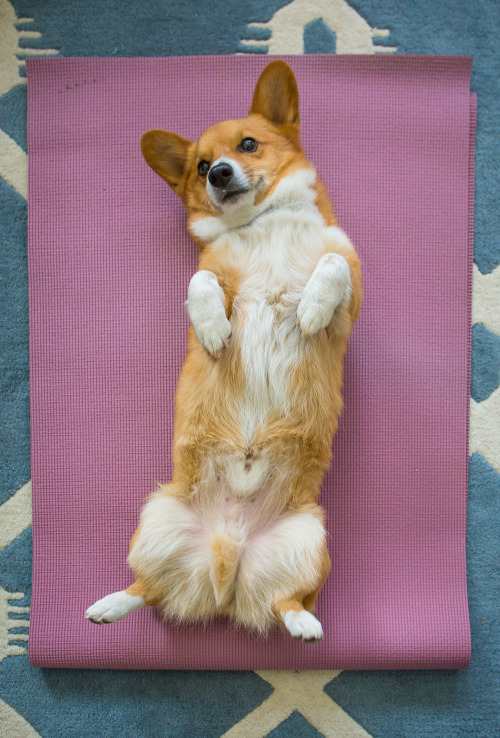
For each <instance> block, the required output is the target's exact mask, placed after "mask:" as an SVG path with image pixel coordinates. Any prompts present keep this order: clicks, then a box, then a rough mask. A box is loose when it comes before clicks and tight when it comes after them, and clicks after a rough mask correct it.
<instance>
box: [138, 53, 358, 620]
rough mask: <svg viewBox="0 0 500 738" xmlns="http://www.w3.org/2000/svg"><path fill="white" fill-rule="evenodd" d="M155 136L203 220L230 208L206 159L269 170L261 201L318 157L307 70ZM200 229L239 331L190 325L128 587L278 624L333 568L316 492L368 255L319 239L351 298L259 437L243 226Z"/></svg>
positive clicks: (326, 212) (171, 608)
mask: <svg viewBox="0 0 500 738" xmlns="http://www.w3.org/2000/svg"><path fill="white" fill-rule="evenodd" d="M246 136H251V137H252V138H255V139H256V140H257V141H259V147H258V149H257V151H255V152H254V153H252V154H248V153H245V152H243V153H242V152H240V151H238V144H239V142H240V141H241V140H242V139H243V138H245V137H246ZM142 150H143V153H144V156H145V158H146V161H147V162H148V164H149V165H150V166H151V167H152V168H153V169H154V170H155V171H156V172H157V173H158V174H159V175H160V176H161V177H163V178H164V179H165V180H166V181H167V182H168V183H169V185H170V186H171V187H172V188H173V189H174V190H175V192H176V193H177V194H178V195H179V196H180V197H181V198H182V200H183V202H184V204H185V206H186V210H187V213H188V225H189V226H190V228H194V229H196V224H197V223H198V224H199V223H200V222H201V221H202V220H203V219H204V218H210V217H212V218H217V217H219V214H220V213H219V212H218V210H217V208H216V207H215V206H214V205H213V203H212V202H211V201H210V198H209V197H208V196H207V192H206V189H205V185H206V181H205V180H204V179H202V178H201V177H200V176H199V174H198V171H197V163H198V162H199V161H200V160H201V159H204V160H206V161H208V162H213V161H216V160H217V159H218V158H220V157H221V156H230V157H231V160H233V161H236V162H237V163H238V165H239V166H241V167H242V169H243V170H244V171H245V175H246V176H248V178H249V181H250V182H252V184H254V183H256V182H257V183H258V182H260V181H261V180H263V178H265V182H264V184H262V186H261V188H260V190H259V192H258V195H257V197H256V200H255V206H259V205H260V204H261V203H265V202H266V200H267V198H269V197H271V196H272V194H273V192H275V191H276V188H277V187H278V186H279V184H280V182H281V181H282V180H283V179H284V178H285V177H287V176H288V175H291V174H293V173H294V172H300V171H302V170H304V169H306V170H307V169H308V168H310V166H311V165H310V164H309V162H308V161H307V159H306V158H305V155H304V153H303V151H302V148H301V145H300V140H299V112H298V94H297V91H296V84H295V80H294V78H293V74H292V72H291V70H290V69H289V67H288V66H287V65H285V64H284V63H283V62H273V63H271V64H270V65H269V66H268V67H267V68H266V70H265V71H264V72H263V74H262V76H261V78H260V79H259V82H258V84H257V87H256V90H255V93H254V97H253V101H252V106H251V109H250V115H249V117H248V118H246V119H242V120H231V121H224V122H223V123H220V124H218V125H216V126H212V127H211V128H209V129H208V130H207V131H205V133H204V134H203V135H202V136H201V138H200V139H199V141H197V142H189V141H186V140H185V139H183V138H181V137H180V136H178V135H176V134H171V133H169V132H164V131H150V132H148V133H146V134H145V135H144V136H143V139H142ZM314 190H315V193H316V208H317V211H318V213H319V214H320V216H321V217H322V219H323V222H324V225H325V227H328V226H338V223H337V220H336V217H335V215H334V214H333V212H332V209H331V206H330V203H329V201H328V197H327V195H326V192H325V189H324V187H323V185H322V184H321V183H320V182H319V180H316V182H315V184H314ZM249 227H250V228H251V225H250V226H249ZM195 238H196V240H197V242H198V246H199V249H200V260H199V270H207V271H208V272H212V273H213V274H215V275H216V277H217V281H218V283H219V285H220V287H221V288H222V290H223V293H224V298H225V306H226V315H227V318H228V319H229V320H230V321H231V323H232V325H233V335H232V336H231V339H230V340H229V344H228V347H227V348H226V349H225V350H223V351H222V352H221V353H220V355H219V356H218V357H215V356H212V355H211V354H210V353H209V352H208V351H207V350H206V349H205V348H204V347H203V346H202V345H201V343H200V342H199V340H198V338H197V336H196V334H195V332H194V330H193V328H192V327H191V328H190V331H189V339H188V349H187V356H186V360H185V364H184V367H183V369H182V373H181V376H180V379H179V384H178V389H177V394H176V414H175V428H174V449H173V458H174V472H173V478H172V482H171V483H170V484H168V485H162V486H160V488H159V490H158V491H157V492H156V493H155V495H153V497H152V498H151V500H150V502H149V503H148V504H147V505H146V507H145V508H144V510H143V514H142V518H141V525H140V526H139V528H138V529H137V531H136V533H135V535H134V537H133V538H132V541H131V546H130V555H129V563H130V565H131V567H132V568H133V570H134V572H135V574H136V578H137V581H136V583H135V584H134V585H132V587H130V588H129V589H128V590H126V591H127V592H129V593H130V594H140V595H141V596H142V597H143V598H144V600H145V602H146V604H156V605H160V606H161V608H162V609H163V611H164V613H165V615H166V616H167V617H174V618H178V619H181V620H200V619H201V620H207V619H210V618H211V617H214V616H216V615H219V614H225V615H228V616H229V617H230V618H232V619H233V620H234V621H235V622H236V623H240V624H243V625H245V626H248V627H254V628H257V629H258V630H261V631H266V630H267V629H268V628H269V627H270V625H272V623H273V622H276V620H282V615H283V613H284V612H286V611H287V610H294V611H301V610H303V609H306V610H310V611H312V610H313V609H314V605H315V602H316V598H317V596H318V594H319V591H320V590H321V587H322V586H323V584H324V582H325V580H326V578H327V576H328V573H329V571H330V559H329V556H328V550H327V547H326V534H325V532H324V528H323V519H324V514H323V511H322V510H321V508H320V507H319V506H318V504H317V499H318V495H319V491H320V486H321V481H322V478H323V474H324V472H325V470H326V469H327V468H328V465H329V463H330V455H331V442H332V437H333V435H334V433H335V432H336V430H337V425H338V417H339V414H340V412H341V409H342V377H343V361H344V355H345V352H346V347H347V339H348V337H349V334H350V333H351V331H352V328H353V325H354V323H355V321H356V318H357V316H358V313H359V310H360V305H361V299H362V289H361V271H360V265H359V261H358V258H357V256H356V253H355V251H354V249H353V248H352V246H350V244H349V243H348V241H347V240H346V242H345V243H344V242H343V241H341V240H339V241H338V244H337V245H336V241H335V239H333V240H332V241H331V242H327V241H325V246H324V248H323V247H322V250H320V251H319V252H318V254H317V258H319V257H321V256H322V255H323V254H327V253H331V252H335V253H340V254H341V255H342V256H344V257H345V259H346V261H347V263H348V265H349V268H350V273H351V285H352V293H351V299H350V303H349V304H347V305H340V306H339V307H338V308H337V309H336V310H335V313H334V317H333V319H332V321H331V322H330V324H329V325H328V326H327V328H326V329H321V330H319V332H318V333H317V334H316V335H314V336H312V337H310V338H308V339H307V340H306V339H304V351H303V355H302V356H301V358H300V361H299V362H298V363H297V364H296V365H294V366H293V367H292V369H291V370H290V375H289V377H288V390H287V402H288V407H289V410H287V411H286V412H284V411H282V410H280V409H279V408H277V409H271V410H270V412H269V414H268V416H267V417H266V419H265V422H263V423H262V425H260V427H256V428H255V431H254V432H253V435H252V437H251V439H250V441H249V439H248V438H246V437H245V434H244V432H243V430H242V426H241V412H242V410H241V407H242V403H244V402H245V401H250V400H251V398H250V400H249V399H248V398H247V397H246V394H245V393H246V382H247V377H246V373H245V367H244V362H243V360H242V350H243V348H242V346H243V344H242V340H243V339H242V338H241V336H242V334H241V332H240V331H241V326H242V325H244V321H245V303H244V302H243V303H241V304H238V312H237V313H235V315H233V306H234V305H235V304H236V301H238V300H239V296H240V291H241V289H242V285H243V284H244V281H245V279H246V277H247V275H246V273H245V272H244V271H242V267H241V264H240V263H238V261H237V259H236V258H235V253H236V252H235V251H234V248H233V247H232V245H231V241H230V240H228V241H227V242H224V238H221V239H219V240H218V241H217V248H215V247H213V244H212V243H211V242H210V241H209V242H207V241H205V240H204V239H203V238H200V237H199V236H196V234H195ZM308 247H309V244H307V243H304V245H303V248H304V249H307V248H308ZM311 271H312V268H311ZM307 277H309V275H307ZM306 281H307V279H306V278H304V284H305V282H306ZM283 299H284V300H285V303H283ZM273 300H274V301H275V303H276V315H277V316H279V315H280V313H279V310H280V309H281V307H280V306H281V304H282V303H283V304H285V306H286V295H285V297H284V298H282V296H281V295H280V294H277V295H276V296H275V297H274V298H270V302H269V304H270V305H271V306H272V305H273ZM272 309H274V308H272ZM284 309H285V308H283V310H284ZM279 319H280V318H279V317H277V320H279ZM296 330H297V331H298V330H299V328H297V329H296ZM234 469H235V470H236V471H231V470H234ZM256 470H258V471H256ZM247 472H248V474H250V473H253V474H255V475H256V477H255V478H256V479H259V480H260V481H259V486H258V489H256V490H255V491H253V492H252V491H251V490H250V491H249V492H248V494H247V493H246V492H245V494H243V492H240V491H238V487H237V485H236V482H232V481H231V480H233V479H235V478H236V476H237V475H240V477H241V479H243V482H244V481H245V479H246V476H245V475H246V474H247ZM258 474H261V477H262V479H261V477H259V476H258ZM231 475H232V476H231ZM235 475H236V476H235ZM238 479H239V477H238ZM228 480H229V481H228ZM231 484H232V485H233V486H232V487H231ZM235 490H236V491H235ZM287 546H290V549H289V550H288V548H287ZM294 547H295V548H294ZM299 552H300V553H299ZM162 557H163V558H162ZM301 557H303V561H302V558H301ZM259 567H260V568H259ZM267 567H269V570H268V568H267ZM273 576H274V577H275V578H274V580H273Z"/></svg>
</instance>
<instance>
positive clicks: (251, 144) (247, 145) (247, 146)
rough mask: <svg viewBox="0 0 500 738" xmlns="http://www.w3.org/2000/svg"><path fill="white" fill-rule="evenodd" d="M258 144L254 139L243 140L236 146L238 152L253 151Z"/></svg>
mask: <svg viewBox="0 0 500 738" xmlns="http://www.w3.org/2000/svg"><path fill="white" fill-rule="evenodd" d="M258 145H259V144H258V143H257V141H256V140H255V139H254V138H244V139H243V141H242V142H241V143H240V145H239V146H238V151H250V152H252V151H255V150H256V148H257V146H258Z"/></svg>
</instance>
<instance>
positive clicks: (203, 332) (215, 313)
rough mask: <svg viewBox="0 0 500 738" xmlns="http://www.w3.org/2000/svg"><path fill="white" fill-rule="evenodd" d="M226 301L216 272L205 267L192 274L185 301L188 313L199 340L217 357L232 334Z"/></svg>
mask: <svg viewBox="0 0 500 738" xmlns="http://www.w3.org/2000/svg"><path fill="white" fill-rule="evenodd" d="M225 302H226V300H225V297H224V291H223V289H222V287H221V286H220V285H219V282H218V280H217V277H216V276H215V274H213V273H212V272H208V271H206V270H204V269H202V270H200V271H199V272H196V274H195V275H193V277H192V278H191V282H190V283H189V290H188V300H187V303H186V304H187V308H188V312H189V317H190V318H191V323H192V324H193V328H194V332H195V333H196V336H197V337H198V340H199V342H200V343H201V345H202V346H203V347H204V348H206V350H207V351H208V352H209V353H211V354H212V356H215V357H217V356H219V354H220V352H221V351H222V349H223V348H225V347H226V346H227V345H228V341H229V339H230V337H231V323H230V322H229V320H228V319H227V316H226V307H225Z"/></svg>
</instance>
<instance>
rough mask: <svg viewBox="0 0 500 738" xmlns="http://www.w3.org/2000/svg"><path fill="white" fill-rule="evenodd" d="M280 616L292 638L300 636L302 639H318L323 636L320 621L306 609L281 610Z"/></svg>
mask: <svg viewBox="0 0 500 738" xmlns="http://www.w3.org/2000/svg"><path fill="white" fill-rule="evenodd" d="M281 617H282V619H283V622H284V624H285V627H286V629H287V630H288V632H289V633H290V634H291V635H292V636H293V637H294V638H300V639H302V640H303V641H319V640H320V639H321V638H323V628H322V627H321V623H320V622H319V620H318V619H317V618H315V617H314V615H313V614H312V613H310V612H308V611H307V610H301V611H300V612H296V611H295V610H288V612H282V613H281Z"/></svg>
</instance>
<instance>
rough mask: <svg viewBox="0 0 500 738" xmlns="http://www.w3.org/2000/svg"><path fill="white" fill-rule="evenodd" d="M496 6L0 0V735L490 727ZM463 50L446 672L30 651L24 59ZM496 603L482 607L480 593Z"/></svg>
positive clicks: (460, 731) (494, 719)
mask: <svg viewBox="0 0 500 738" xmlns="http://www.w3.org/2000/svg"><path fill="white" fill-rule="evenodd" d="M499 35H500V16H499V14H498V8H497V7H496V2H495V0H490V1H488V0H484V1H483V2H482V3H480V4H475V5H473V6H472V5H471V4H470V3H466V2H465V1H464V0H459V2H452V1H451V0H444V2H441V3H439V4H436V3H435V2H434V1H433V0H422V2H419V3H414V2H411V1H410V0H399V2H395V1H394V0H356V1H355V2H354V1H353V0H351V2H350V3H349V4H348V3H347V2H346V1H345V0H294V1H293V2H289V3H287V2H284V1H283V0H272V2H264V0H250V2H247V3H244V4H243V3H231V2H228V0H213V2H211V3H210V6H208V5H207V6H205V4H201V3H199V2H196V0H184V2H182V3H179V2H176V1H174V0H144V2H141V3H122V2H120V0H102V2H97V1H96V0H44V2H43V3H40V2H38V0H11V2H9V0H0V239H1V246H2V258H1V265H2V281H1V295H0V298H1V301H2V307H1V311H0V316H1V318H0V319H1V327H2V330H1V333H0V346H1V354H0V356H1V372H0V380H1V383H2V384H1V390H2V404H1V420H0V427H1V449H2V459H1V462H2V463H1V469H0V474H1V476H0V480H1V481H0V694H1V701H0V735H2V736H3V735H5V736H21V737H24V736H26V737H28V736H37V735H39V736H43V737H44V738H49V737H50V738H59V737H61V738H62V737H63V736H78V737H79V736H95V735H99V736H116V735H117V734H121V735H123V736H130V737H131V738H132V736H142V735H145V736H186V737H187V736H189V737H191V736H200V737H201V736H203V737H205V736H234V737H236V736H241V737H242V738H257V736H267V735H269V736H283V737H288V736H291V737H292V738H293V737H294V736H297V737H299V736H300V737H307V736H318V735H324V736H367V735H372V736H381V737H386V736H390V737H391V738H392V736H412V738H413V736H443V737H447V736H464V737H465V736H490V735H494V734H497V733H498V727H499V726H498V713H499V699H498V697H499V688H498V682H499V680H498V671H497V670H498V661H499V658H498V656H499V653H498V630H497V620H496V617H495V611H496V608H498V594H499V591H498V577H497V574H496V569H497V566H496V561H497V556H498V555H497V550H498V545H497V535H498V534H497V530H496V526H498V517H499V516H498V507H499V503H498V494H499V491H500V453H499V450H498V436H499V431H500V424H499V411H500V389H499V368H500V320H499V311H498V304H499V298H500V268H499V263H500V245H499V242H498V235H497V234H498V232H499V231H500V222H499V220H500V217H499V211H498V199H499V185H498V182H497V172H498V171H500V150H499V148H498V143H497V142H498V140H499V134H500V114H499V113H500V110H499V102H498V101H499V100H500V54H499V52H498V37H499ZM249 53H259V54H267V53H269V54H303V53H306V54H308V53H340V54H352V53H362V54H393V53H404V54H467V55H474V57H475V59H474V71H473V80H472V89H473V90H474V91H475V92H477V94H478V127H477V152H476V218H475V256H474V261H475V265H474V286H473V324H474V325H473V330H472V340H473V345H472V353H473V365H472V386H471V395H472V396H471V432H470V473H469V527H468V573H469V579H468V582H469V598H470V616H471V627H472V639H473V640H472V662H471V666H470V668H469V669H468V670H467V671H460V672H436V671H419V672H402V671H399V672H337V671H315V672H140V671H137V672H120V671H94V670H92V671H91V670H86V671H79V670H50V669H34V668H32V667H31V666H30V664H29V661H28V657H27V653H26V641H27V639H28V630H29V604H30V592H31V527H30V526H31V488H30V483H29V479H30V437H29V399H28V306H27V300H28V285H27V263H26V194H27V154H26V87H25V84H24V83H25V79H24V74H25V72H24V60H25V59H26V58H27V57H33V56H38V55H43V56H52V55H60V56H91V55H98V56H170V55H182V54H249ZM495 606H496V607H495Z"/></svg>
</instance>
